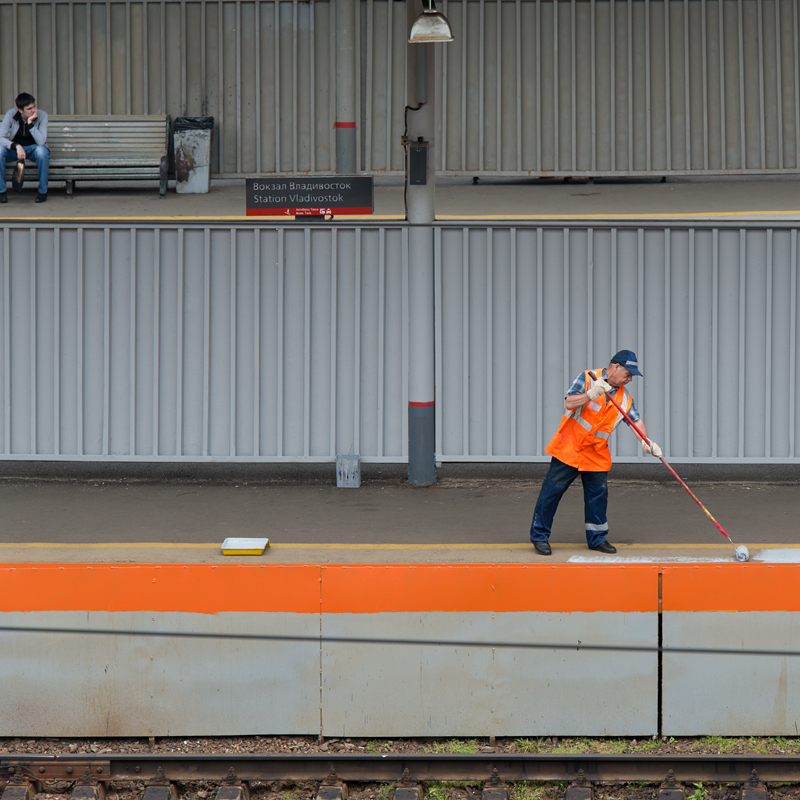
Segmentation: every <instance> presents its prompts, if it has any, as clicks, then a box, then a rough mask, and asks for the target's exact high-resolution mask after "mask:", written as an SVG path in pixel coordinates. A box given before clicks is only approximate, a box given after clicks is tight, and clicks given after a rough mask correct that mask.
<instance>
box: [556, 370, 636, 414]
mask: <svg viewBox="0 0 800 800" xmlns="http://www.w3.org/2000/svg"><path fill="white" fill-rule="evenodd" d="M603 377H605V375H604V376H603ZM585 391H586V373H585V372H581V373H580V374H579V375H578V376H577V377H576V378H575V380H574V381H572V385H571V386H570V387H569V389H568V390H567V397H569V396H570V395H571V394H583V393H584V392H585ZM628 416H629V417H630V418H631V420H632V421H633V422H638V421H639V420H640V419H641V418H642V417H641V414H639V412H638V411H637V410H636V403H635V402H634V401H633V398H632V397H631V410H630V411H629V412H628Z"/></svg>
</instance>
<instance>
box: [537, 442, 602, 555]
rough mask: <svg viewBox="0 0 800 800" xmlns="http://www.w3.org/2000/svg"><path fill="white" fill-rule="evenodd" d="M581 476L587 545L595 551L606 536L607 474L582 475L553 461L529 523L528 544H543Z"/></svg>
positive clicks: (586, 473) (575, 469)
mask: <svg viewBox="0 0 800 800" xmlns="http://www.w3.org/2000/svg"><path fill="white" fill-rule="evenodd" d="M578 475H580V476H581V481H582V482H583V506H584V518H585V520H586V542H587V544H588V545H589V547H596V546H597V545H598V544H600V542H603V541H605V538H606V534H607V533H608V519H607V518H606V509H607V508H608V473H607V472H581V471H580V470H579V469H577V468H576V467H570V466H569V464H565V463H564V462H563V461H559V460H558V459H557V458H554V459H553V460H552V461H551V462H550V469H549V470H548V471H547V476H546V477H545V479H544V483H543V484H542V490H541V491H540V492H539V499H538V500H537V501H536V508H535V509H534V512H533V522H532V523H531V541H532V542H536V541H539V542H546V541H547V540H548V539H549V538H550V531H551V530H552V528H553V518H554V517H555V515H556V509H557V508H558V504H559V502H560V501H561V498H562V497H563V496H564V492H566V491H567V489H569V487H570V485H571V484H572V482H573V481H574V480H575V478H577V477H578Z"/></svg>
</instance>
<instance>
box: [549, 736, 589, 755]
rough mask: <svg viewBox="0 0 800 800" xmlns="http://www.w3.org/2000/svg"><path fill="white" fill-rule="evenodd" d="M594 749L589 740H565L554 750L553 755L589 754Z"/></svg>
mask: <svg viewBox="0 0 800 800" xmlns="http://www.w3.org/2000/svg"><path fill="white" fill-rule="evenodd" d="M592 749H593V747H592V742H591V741H590V740H589V739H564V740H563V741H562V742H561V744H559V745H557V746H556V747H554V748H553V750H552V752H553V753H560V754H563V755H568V754H570V753H589V752H590V751H591V750H592Z"/></svg>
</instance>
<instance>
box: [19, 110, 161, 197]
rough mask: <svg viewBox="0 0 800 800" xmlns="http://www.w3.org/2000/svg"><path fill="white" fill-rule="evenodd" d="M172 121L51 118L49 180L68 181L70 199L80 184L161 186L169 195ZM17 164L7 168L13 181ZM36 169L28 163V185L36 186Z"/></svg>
mask: <svg viewBox="0 0 800 800" xmlns="http://www.w3.org/2000/svg"><path fill="white" fill-rule="evenodd" d="M169 138H170V118H169V117H168V116H166V115H146V116H144V115H142V116H128V115H125V114H115V115H107V116H104V115H86V116H77V115H76V116H65V115H61V114H53V115H52V116H50V118H49V121H48V128H47V146H48V147H49V148H50V173H49V180H50V181H51V182H52V181H64V182H65V183H66V187H67V197H70V198H71V197H72V192H73V189H74V187H75V183H76V182H77V181H79V180H81V181H134V180H135V181H138V180H155V181H158V182H159V193H160V195H161V197H164V196H165V195H166V193H167V173H168V169H169ZM13 168H14V162H13V161H11V162H9V163H8V164H7V168H6V172H7V177H8V179H9V181H10V176H11V172H12V170H13ZM37 181H38V175H37V172H36V164H35V163H34V162H33V161H31V160H30V159H29V160H28V161H26V162H25V182H26V183H31V182H37Z"/></svg>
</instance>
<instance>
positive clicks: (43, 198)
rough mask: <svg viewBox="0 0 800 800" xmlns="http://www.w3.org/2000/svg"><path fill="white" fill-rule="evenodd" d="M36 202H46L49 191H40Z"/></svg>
mask: <svg viewBox="0 0 800 800" xmlns="http://www.w3.org/2000/svg"><path fill="white" fill-rule="evenodd" d="M36 202H37V203H46V202H47V192H45V193H44V194H42V193H41V192H39V193H38V194H37V195H36Z"/></svg>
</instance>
